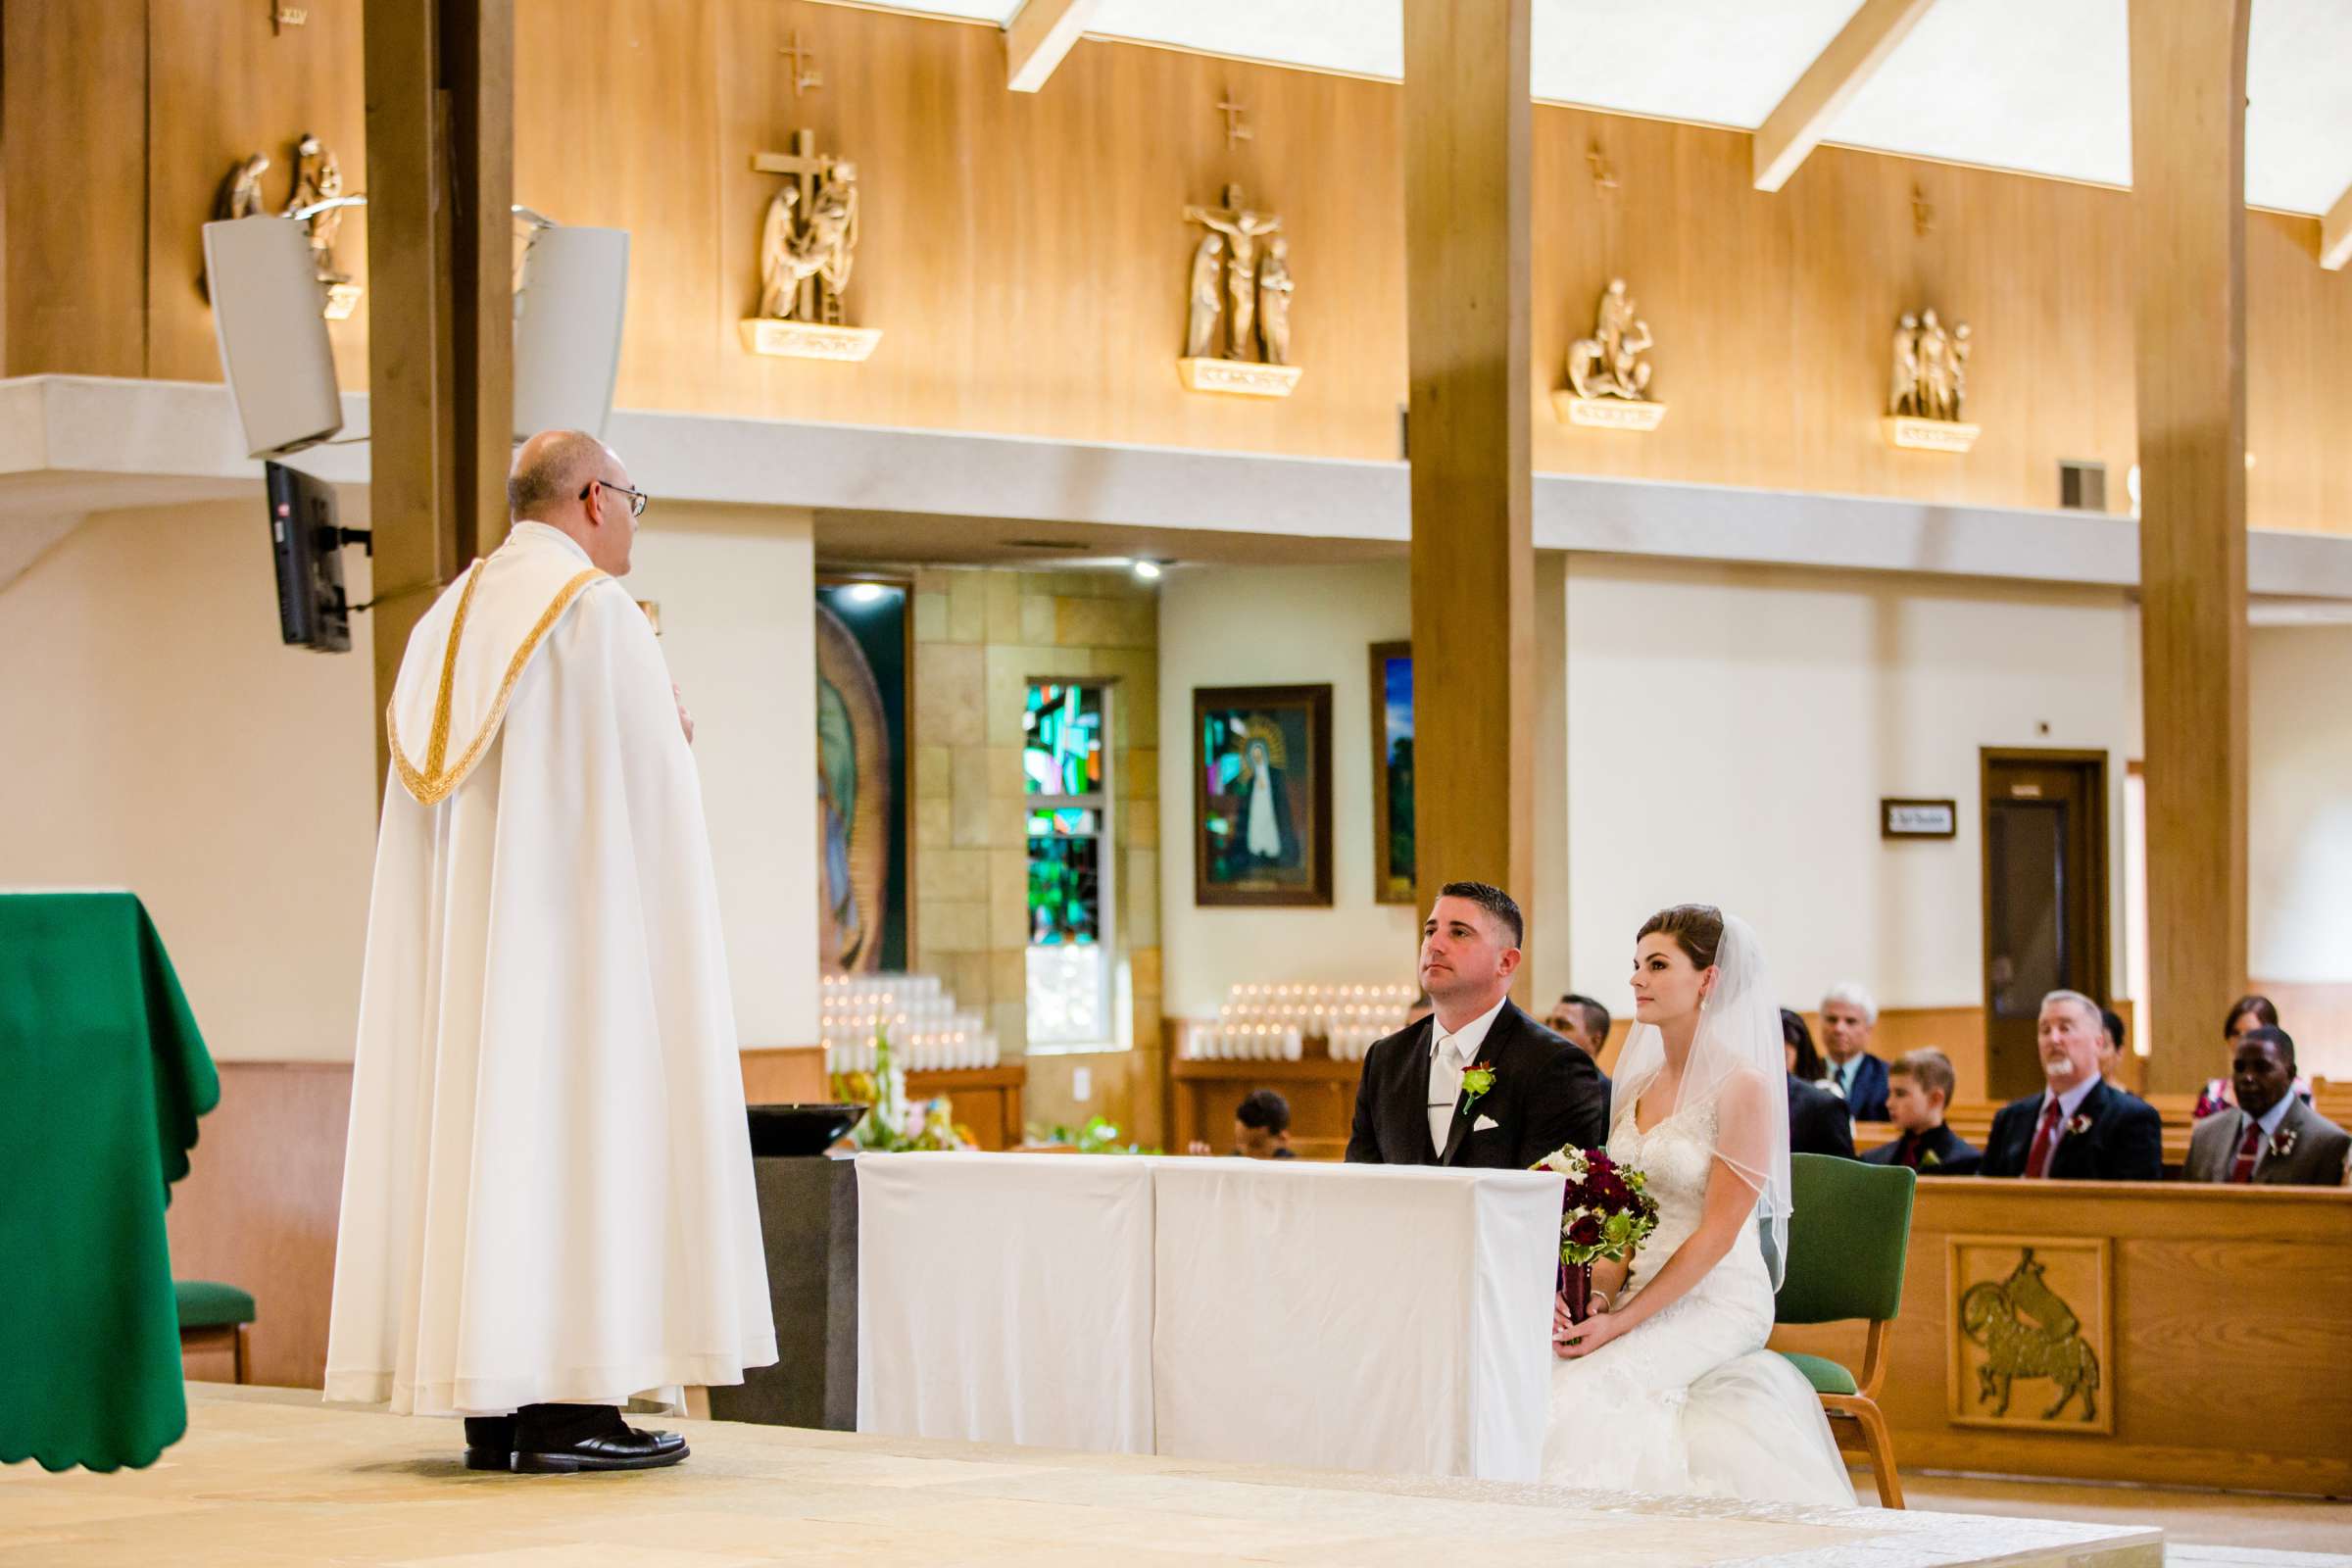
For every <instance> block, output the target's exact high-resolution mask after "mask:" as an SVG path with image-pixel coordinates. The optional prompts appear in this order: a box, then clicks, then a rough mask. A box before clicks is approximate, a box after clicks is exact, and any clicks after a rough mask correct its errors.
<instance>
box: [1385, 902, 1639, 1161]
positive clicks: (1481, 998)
mask: <svg viewBox="0 0 2352 1568" xmlns="http://www.w3.org/2000/svg"><path fill="white" fill-rule="evenodd" d="M1525 933H1526V923H1525V921H1524V920H1523V919H1522V918H1521V916H1520V913H1519V906H1518V905H1517V904H1515V903H1513V902H1512V901H1511V896H1510V895H1509V894H1507V893H1505V892H1503V891H1502V890H1501V889H1500V888H1496V887H1490V886H1488V885H1487V884H1486V883H1484V882H1448V883H1446V886H1445V887H1444V889H1442V890H1441V891H1440V893H1439V896H1438V902H1437V904H1436V905H1435V906H1434V907H1432V908H1431V909H1430V911H1429V919H1428V921H1427V923H1426V924H1424V925H1423V926H1422V928H1421V988H1422V990H1424V991H1426V992H1428V993H1429V998H1430V1001H1431V1002H1432V1003H1434V1004H1435V1005H1436V1006H1437V1011H1436V1012H1435V1013H1434V1014H1433V1015H1432V1016H1430V1017H1427V1018H1424V1019H1422V1020H1421V1021H1420V1022H1418V1023H1411V1024H1407V1025H1405V1027H1404V1028H1403V1029H1401V1030H1399V1031H1398V1032H1397V1033H1396V1034H1393V1035H1390V1036H1389V1037H1388V1038H1387V1039H1385V1040H1381V1041H1377V1042H1375V1043H1374V1045H1373V1047H1372V1049H1371V1050H1370V1051H1369V1052H1368V1053H1366V1054H1365V1056H1364V1075H1363V1077H1362V1078H1361V1079H1360V1080H1359V1081H1358V1082H1357V1084H1356V1086H1355V1126H1354V1129H1353V1131H1352V1132H1351V1133H1350V1134H1349V1136H1348V1159H1350V1160H1354V1161H1361V1162H1364V1163H1368V1164H1376V1165H1458V1166H1471V1167H1483V1168H1488V1169H1498V1170H1524V1169H1526V1168H1527V1167H1528V1166H1530V1165H1533V1164H1534V1163H1535V1162H1536V1161H1537V1160H1539V1159H1542V1158H1543V1157H1544V1155H1545V1154H1548V1153H1550V1152H1552V1151H1553V1150H1555V1149H1558V1148H1559V1147H1560V1146H1561V1145H1563V1144H1575V1145H1577V1146H1578V1147H1580V1148H1584V1149H1597V1148H1599V1147H1600V1146H1601V1145H1602V1144H1603V1143H1605V1142H1607V1140H1608V1136H1609V1081H1608V1079H1607V1078H1605V1077H1603V1076H1602V1075H1601V1071H1600V1069H1599V1068H1598V1067H1596V1066H1594V1065H1593V1058H1592V1057H1591V1056H1588V1055H1586V1054H1584V1053H1583V1052H1581V1051H1578V1050H1576V1049H1575V1048H1574V1047H1572V1046H1570V1045H1569V1044H1568V1043H1567V1042H1566V1041H1565V1040H1562V1039H1561V1038H1560V1037H1559V1036H1558V1035H1556V1034H1553V1033H1552V1032H1551V1031H1550V1030H1548V1029H1546V1028H1544V1026H1543V1025H1542V1024H1540V1023H1538V1022H1536V1021H1535V1019H1533V1018H1530V1017H1529V1016H1528V1015H1527V1014H1526V1013H1524V1012H1521V1011H1520V1010H1519V1008H1518V1007H1517V1006H1516V1005H1513V1004H1512V1002H1511V1000H1510V995H1509V993H1510V989H1511V976H1512V975H1513V974H1514V973H1515V972H1517V970H1518V968H1519V960H1520V952H1519V944H1520V942H1521V940H1522V939H1523V938H1524V936H1525Z"/></svg>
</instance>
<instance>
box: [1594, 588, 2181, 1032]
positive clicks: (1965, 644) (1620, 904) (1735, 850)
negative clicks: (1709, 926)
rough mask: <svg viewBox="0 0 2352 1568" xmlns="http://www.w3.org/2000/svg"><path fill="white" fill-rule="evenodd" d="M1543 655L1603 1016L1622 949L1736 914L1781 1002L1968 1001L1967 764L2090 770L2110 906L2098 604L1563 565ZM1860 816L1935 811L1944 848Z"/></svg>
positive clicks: (2116, 883) (2109, 730)
mask: <svg viewBox="0 0 2352 1568" xmlns="http://www.w3.org/2000/svg"><path fill="white" fill-rule="evenodd" d="M1568 647H1569V659H1568V714H1569V719H1568V729H1569V734H1568V744H1569V755H1570V759H1571V771H1570V781H1569V885H1570V888H1571V891H1572V898H1573V903H1574V910H1575V921H1574V925H1573V929H1572V931H1571V940H1572V942H1573V945H1574V952H1575V965H1576V972H1577V976H1578V979H1579V981H1580V982H1581V983H1583V984H1585V985H1586V986H1587V987H1588V988H1590V987H1593V986H1599V987H1601V988H1602V989H1600V990H1595V991H1593V995H1594V996H1597V997H1599V998H1600V999H1601V1001H1603V1002H1604V1003H1608V1004H1609V1005H1611V1007H1612V1008H1614V1007H1615V1005H1616V1004H1617V1001H1618V1000H1619V999H1620V998H1622V997H1623V996H1624V995H1625V983H1624V979H1623V976H1624V975H1625V974H1626V973H1628V972H1629V969H1630V966H1631V952H1632V947H1633V936H1634V932H1635V931H1636V930H1637V929H1638V928H1639V927H1640V925H1641V922H1642V919H1643V918H1645V917H1646V916H1647V915H1648V914H1649V913H1651V912H1652V911H1653V910H1655V909H1656V908H1658V907H1660V906H1662V905H1667V904H1674V903H1681V902H1686V901H1700V902H1706V903H1714V904H1720V905H1722V906H1724V907H1726V908H1729V909H1732V910H1734V911H1736V912H1738V913H1740V914H1741V915H1743V916H1745V917H1746V918H1747V920H1748V921H1749V922H1750V923H1751V924H1753V925H1754V926H1755V927H1756V929H1757V932H1758V934H1759V935H1760V937H1761V938H1762V940H1763V942H1764V945H1765V951H1766V953H1767V954H1768V955H1769V956H1770V959H1771V962H1772V965H1773V972H1774V975H1775V977H1776V981H1777V983H1778V985H1779V988H1780V990H1781V992H1782V994H1783V995H1784V996H1785V997H1786V998H1787V999H1788V1000H1789V1005H1794V1006H1801V1005H1806V1004H1807V1003H1809V1002H1810V1001H1811V1000H1813V999H1816V998H1818V997H1819V996H1820V995H1821V993H1822V991H1823V989H1824V988H1825V987H1827V986H1829V985H1831V984H1832V983H1834V982H1836V981H1837V980H1838V979H1840V978H1846V977H1851V978H1854V979H1858V980H1861V981H1862V982H1863V983H1864V984H1865V985H1867V986H1869V987H1870V988H1871V989H1872V990H1873V991H1874V992H1875V993H1876V994H1877V996H1878V998H1879V1000H1880V1002H1881V1004H1882V1005H1900V1006H1973V1005H1979V1004H1981V1003H1982V1001H1983V996H1984V986H1983V978H1982V975H1983V968H1982V950H1983V946H1984V943H1983V932H1982V928H1981V922H1982V918H1983V915H1982V900H1981V891H1980V889H1981V883H1982V870H1981V855H1982V850H1981V829H1980V821H1981V812H1980V806H1979V801H1978V767H1979V760H1978V748H1979V747H1982V746H2017V747H2064V748H2068V749H2080V750H2095V751H2104V752H2107V753H2108V754H2109V758H2110V760H2109V785H2110V793H2111V799H2110V803H2109V821H2110V835H2111V844H2110V854H2109V866H2110V873H2111V882H2112V888H2111V893H2110V898H2111V901H2112V903H2113V905H2114V907H2120V905H2121V899H2122V877H2123V855H2122V847H2121V838H2120V835H2121V831H2122V820H2123V812H2122V798H2121V792H2122V783H2123V778H2124V773H2125V766H2124V764H2125V763H2126V762H2127V761H2128V760H2130V759H2131V758H2132V757H2134V756H2136V755H2137V753H2138V744H2139V722H2138V709H2139V703H2138V644H2137V630H2136V625H2135V622H2134V619H2133V616H2132V615H2131V612H2130V611H2129V609H2128V608H2127V607H2126V606H2125V604H2124V602H2123V599H2122V596H2121V594H2119V593H2113V592H2107V591H2101V590H2088V589H2061V588H2037V587H2033V586H2029V585H2025V584H2018V583H2004V584H2000V585H1998V586H1997V587H1996V586H1992V585H1985V586H1974V585H1968V584H1952V583H1945V582H1940V581H1935V580H1931V579H1925V578H1912V577H1899V578H1898V577H1890V576H1885V575H1868V574H1861V573H1855V574H1852V575H1844V574H1837V573H1823V572H1800V571H1793V570H1783V569H1758V568H1752V567H1747V568H1742V567H1730V566H1712V565H1687V564H1672V563H1654V564H1653V563H1635V562H1629V561H1620V560H1613V559H1607V558H1595V557H1574V558H1571V561H1570V565H1569V577H1568ZM1883 796H1912V797H1922V798H1930V799H1943V798H1948V799H1953V800H1956V801H1958V803H1959V813H1958V814H1959V828H1960V833H1959V837H1958V838H1956V839H1951V840H1937V841H1925V842H1911V843H1892V844H1889V843H1886V842H1884V841H1882V840H1881V838H1880V837H1879V801H1880V799H1881V797H1883ZM2119 927H2120V922H2119ZM2117 946H2118V950H2119V951H2118V952H2117V954H2116V963H2115V969H2116V974H2115V977H2114V978H2115V979H2117V980H2120V979H2121V978H2122V973H2123V963H2122V954H2121V952H2120V943H2119V944H2118V945H2117Z"/></svg>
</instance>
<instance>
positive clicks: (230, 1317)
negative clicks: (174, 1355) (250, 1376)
mask: <svg viewBox="0 0 2352 1568" xmlns="http://www.w3.org/2000/svg"><path fill="white" fill-rule="evenodd" d="M172 1294H173V1295H174V1296H176V1297H177V1298H178V1299H179V1348H180V1353H181V1354H183V1355H184V1354H186V1353H187V1352H188V1351H190V1350H226V1351H228V1353H229V1357H230V1362H231V1364H232V1365H233V1366H234V1367H235V1368H236V1381H237V1382H239V1383H242V1382H244V1381H245V1328H246V1325H247V1324H249V1323H251V1322H252V1321H253V1320H254V1318H255V1317H256V1316H258V1315H259V1314H257V1313H256V1312H255V1311H254V1307H253V1298H252V1296H250V1295H249V1294H247V1293H246V1292H244V1291H240V1290H238V1289H237V1288H236V1287H235V1286H234V1285H220V1284H216V1283H214V1282H213V1281H211V1280H173V1281H172Z"/></svg>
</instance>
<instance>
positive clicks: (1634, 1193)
mask: <svg viewBox="0 0 2352 1568" xmlns="http://www.w3.org/2000/svg"><path fill="white" fill-rule="evenodd" d="M1534 1168H1535V1169H1537V1170H1550V1171H1557V1172H1559V1173H1560V1174H1561V1175H1563V1176H1565V1177H1567V1178H1568V1190H1567V1192H1566V1193H1565V1194H1564V1195H1563V1196H1562V1198H1561V1200H1560V1294H1561V1295H1562V1296H1564V1297H1565V1298H1567V1300H1568V1315H1569V1316H1570V1317H1572V1318H1574V1319H1576V1320H1577V1321H1578V1322H1582V1321H1583V1320H1584V1319H1585V1318H1586V1317H1587V1316H1588V1315H1590V1312H1591V1309H1592V1296H1593V1264H1594V1263H1596V1262H1598V1261H1599V1260H1601V1259H1602V1258H1604V1257H1605V1258H1607V1259H1609V1260H1610V1261H1611V1262H1617V1263H1625V1262H1631V1261H1632V1260H1633V1256H1634V1253H1635V1251H1636V1250H1638V1249H1639V1248H1640V1247H1641V1246H1642V1243H1643V1242H1645V1241H1647V1240H1649V1237H1650V1234H1651V1233H1652V1232H1654V1231H1655V1230H1656V1229H1657V1228H1658V1201H1657V1200H1656V1199H1654V1198H1652V1197H1650V1196H1649V1178H1648V1177H1646V1176H1644V1175H1642V1172H1640V1171H1638V1170H1636V1169H1634V1168H1633V1167H1632V1166H1630V1165H1620V1164H1618V1163H1617V1162H1616V1161H1615V1160H1613V1159H1611V1158H1610V1157H1609V1156H1608V1155H1607V1154H1606V1153H1605V1152H1602V1151H1600V1150H1597V1149H1594V1150H1583V1149H1579V1148H1577V1147H1576V1146H1575V1145H1573V1144H1570V1145H1568V1146H1567V1147H1565V1148H1562V1149H1557V1150H1554V1151H1553V1152H1550V1153H1548V1154H1546V1155H1544V1157H1543V1158H1542V1159H1540V1160H1538V1161H1536V1163H1535V1166H1534Z"/></svg>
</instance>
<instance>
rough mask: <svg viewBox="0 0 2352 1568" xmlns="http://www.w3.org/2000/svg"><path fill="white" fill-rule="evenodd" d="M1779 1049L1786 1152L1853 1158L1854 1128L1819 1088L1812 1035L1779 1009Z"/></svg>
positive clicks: (1838, 1103) (1794, 1017)
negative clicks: (1784, 1082) (1783, 1062)
mask: <svg viewBox="0 0 2352 1568" xmlns="http://www.w3.org/2000/svg"><path fill="white" fill-rule="evenodd" d="M1781 1045H1782V1047H1783V1048H1784V1050H1785V1054H1786V1055H1787V1057H1788V1062H1789V1152H1790V1153H1791V1154H1836V1155H1837V1156H1838V1158H1840V1159H1851V1158H1853V1157H1854V1125H1853V1123H1852V1122H1851V1121H1849V1120H1847V1119H1846V1114H1845V1102H1844V1101H1842V1100H1839V1099H1838V1097H1837V1096H1836V1095H1833V1094H1831V1093H1830V1092H1829V1091H1828V1090H1827V1089H1824V1088H1823V1087H1822V1086H1821V1078H1820V1074H1821V1072H1822V1064H1821V1054H1820V1053H1819V1052H1817V1051H1815V1050H1814V1049H1813V1031H1812V1030H1810V1029H1807V1028H1806V1027H1805V1020H1804V1017H1803V1016H1802V1015H1801V1014H1799V1013H1794V1012H1791V1011H1789V1009H1788V1008H1787V1007H1783V1008H1782V1009H1781ZM1808 1073H1810V1074H1812V1076H1810V1077H1808V1076H1807V1074H1808Z"/></svg>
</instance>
